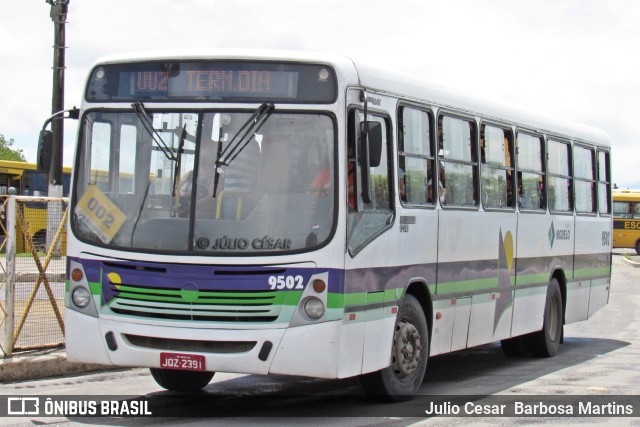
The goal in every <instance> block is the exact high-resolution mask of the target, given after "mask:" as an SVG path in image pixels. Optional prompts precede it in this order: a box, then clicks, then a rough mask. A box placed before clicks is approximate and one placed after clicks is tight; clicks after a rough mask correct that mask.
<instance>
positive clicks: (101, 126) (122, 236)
mask: <svg viewBox="0 0 640 427" xmlns="http://www.w3.org/2000/svg"><path fill="white" fill-rule="evenodd" d="M140 111H142V110H140ZM140 111H137V112H133V111H128V112H123V111H117V112H116V111H105V110H100V111H90V112H88V113H87V114H86V115H85V116H84V118H83V122H82V131H81V140H80V146H79V157H78V164H77V167H76V170H77V173H76V175H75V179H76V180H77V181H76V183H75V184H76V186H75V189H76V192H75V194H74V197H73V201H72V203H73V212H74V215H73V219H72V230H73V231H74V233H75V234H76V236H77V237H78V238H79V239H81V240H84V241H87V242H90V243H93V244H99V245H104V246H108V247H112V248H118V249H125V250H126V249H128V250H149V251H154V252H160V253H194V252H195V253H198V254H203V255H207V254H215V255H225V254H227V255H232V254H250V253H255V254H264V253H270V252H276V253H280V252H292V251H303V250H308V249H311V248H316V247H318V246H320V245H323V244H324V243H326V242H327V241H328V239H329V237H330V236H331V234H332V230H333V229H334V220H335V216H334V213H335V212H334V210H335V209H334V208H335V203H336V200H337V197H336V191H337V188H336V185H335V181H336V173H335V168H334V164H335V158H334V153H335V146H336V135H335V124H334V119H333V118H332V116H330V115H328V114H321V113H317V112H309V113H295V114H293V113H280V112H277V111H274V112H270V114H269V115H268V116H267V115H265V114H261V115H260V118H259V119H256V116H257V114H256V112H254V111H235V110H234V111H215V112H198V111H192V112H185V111H180V112H176V111H158V110H144V114H141V113H140ZM258 120H259V121H260V123H255V121H258ZM247 130H249V131H247Z"/></svg>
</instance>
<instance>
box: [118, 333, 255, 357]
mask: <svg viewBox="0 0 640 427" xmlns="http://www.w3.org/2000/svg"><path fill="white" fill-rule="evenodd" d="M125 338H126V339H127V341H129V343H131V344H132V345H135V346H137V347H144V348H152V349H155V350H167V351H184V352H195V353H222V354H233V353H246V352H248V351H251V350H252V349H253V348H254V347H255V346H256V341H197V340H178V339H169V338H156V337H143V336H140V335H129V334H126V335H125Z"/></svg>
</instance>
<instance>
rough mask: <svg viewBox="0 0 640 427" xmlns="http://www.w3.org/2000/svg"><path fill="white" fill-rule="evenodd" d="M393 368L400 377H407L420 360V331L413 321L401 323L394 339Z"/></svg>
mask: <svg viewBox="0 0 640 427" xmlns="http://www.w3.org/2000/svg"><path fill="white" fill-rule="evenodd" d="M394 346H395V348H394V360H393V369H394V371H395V372H396V375H398V377H399V378H406V377H408V376H410V375H411V374H413V372H415V370H416V368H417V367H418V363H419V362H420V351H421V350H422V345H421V343H420V332H418V329H417V328H416V327H415V326H414V325H412V324H411V323H401V324H400V325H399V327H398V329H397V330H396V334H395V340H394Z"/></svg>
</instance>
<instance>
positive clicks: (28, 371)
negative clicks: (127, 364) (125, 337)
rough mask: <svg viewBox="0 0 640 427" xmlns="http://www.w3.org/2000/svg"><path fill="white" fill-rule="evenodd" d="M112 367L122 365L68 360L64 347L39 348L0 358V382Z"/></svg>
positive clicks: (73, 373)
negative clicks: (35, 350)
mask: <svg viewBox="0 0 640 427" xmlns="http://www.w3.org/2000/svg"><path fill="white" fill-rule="evenodd" d="M113 369H122V367H119V366H105V365H96V364H91V363H73V362H68V361H67V355H66V352H65V350H64V349H59V348H57V349H52V350H40V351H37V352H25V353H18V354H14V355H13V356H12V357H9V358H7V359H0V384H2V383H9V382H15V381H30V380H37V379H43V378H51V377H59V376H65V375H75V374H83V373H87V372H95V371H106V370H113Z"/></svg>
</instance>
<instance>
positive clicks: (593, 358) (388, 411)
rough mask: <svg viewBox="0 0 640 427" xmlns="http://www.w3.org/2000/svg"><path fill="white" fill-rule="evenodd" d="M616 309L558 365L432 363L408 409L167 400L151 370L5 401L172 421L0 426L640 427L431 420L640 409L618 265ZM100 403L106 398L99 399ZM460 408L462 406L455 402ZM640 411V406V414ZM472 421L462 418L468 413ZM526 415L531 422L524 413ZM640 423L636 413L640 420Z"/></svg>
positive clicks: (345, 398) (259, 380) (11, 390)
mask: <svg viewBox="0 0 640 427" xmlns="http://www.w3.org/2000/svg"><path fill="white" fill-rule="evenodd" d="M613 264H614V267H613V277H612V288H611V295H610V301H609V304H608V305H607V306H606V307H605V308H604V309H602V310H601V311H600V312H598V313H597V314H596V315H595V316H594V317H592V318H591V319H590V320H588V321H586V322H581V323H578V324H573V325H568V326H566V327H565V339H564V344H563V345H562V346H561V348H560V352H559V353H558V355H557V356H556V357H554V358H549V359H537V358H517V359H512V358H507V357H505V356H504V355H503V354H502V351H501V349H500V345H499V344H490V345H486V346H482V347H478V348H474V349H469V350H465V351H460V352H456V353H453V354H449V355H443V356H437V357H433V358H431V359H430V360H429V366H428V371H427V376H426V379H425V381H424V384H423V386H422V389H421V396H418V397H417V398H416V399H414V400H413V401H411V402H409V403H405V404H388V403H380V402H376V401H372V400H371V399H369V398H368V397H366V396H364V395H363V394H362V392H361V390H360V387H359V383H358V381H357V380H353V379H349V380H341V381H326V380H316V379H308V378H291V377H262V376H255V375H236V374H216V376H215V377H214V379H213V381H212V382H211V383H210V384H209V385H208V386H207V387H206V389H205V391H204V393H202V394H199V395H177V394H173V393H170V392H166V391H163V390H162V389H161V388H160V387H159V386H157V385H156V383H155V382H154V381H153V379H152V378H151V377H150V375H149V374H148V371H147V370H144V369H132V370H123V371H112V372H105V373H98V374H93V375H83V376H77V377H67V378H58V379H50V380H41V381H27V382H22V383H14V384H6V385H2V388H1V391H0V395H3V396H4V395H8V396H19V395H39V396H54V397H55V396H67V397H68V396H75V397H79V398H85V399H87V398H91V397H92V396H96V399H100V398H106V399H110V398H112V399H113V400H120V401H122V400H123V399H125V397H126V398H129V399H130V401H134V400H135V401H142V400H144V401H147V402H149V403H148V404H149V405H150V408H151V410H152V412H153V411H155V412H154V414H156V415H158V414H161V415H164V414H169V416H168V417H162V418H158V417H155V416H154V417H133V418H121V417H106V418H88V417H73V418H66V417H43V416H31V417H25V418H19V417H13V418H0V425H33V424H40V423H44V424H63V425H80V424H87V425H159V424H160V425H190V426H197V425H210V424H215V425H318V424H322V425H336V426H337V425H340V426H342V425H345V426H361V425H403V426H404V425H442V426H452V425H505V426H506V425H513V424H524V425H549V424H561V425H582V424H583V423H588V424H590V425H616V426H618V425H640V417H622V418H620V417H616V416H606V417H595V416H590V417H583V418H577V417H576V416H577V414H574V416H572V417H552V418H549V417H539V416H526V417H520V418H504V417H493V416H492V417H487V416H484V417H475V418H466V417H461V416H454V417H442V416H432V417H427V415H426V414H425V410H426V409H428V405H429V404H430V402H431V401H436V403H441V404H442V405H447V402H452V403H451V405H453V406H455V405H456V404H457V403H460V404H461V406H462V405H464V404H465V403H469V402H471V403H470V404H471V407H474V406H475V405H477V404H480V405H483V404H487V405H490V404H492V403H494V402H498V403H500V402H502V400H500V399H502V396H504V395H507V396H508V397H507V398H506V399H507V401H508V402H511V401H514V400H523V401H526V400H527V399H530V396H534V397H535V400H545V401H548V402H552V403H550V404H551V405H553V404H554V403H553V402H555V404H557V405H558V406H562V405H563V404H564V403H566V402H567V400H566V399H569V401H578V400H579V401H584V402H587V403H588V401H593V402H594V403H595V402H615V401H616V400H617V401H618V402H617V403H625V402H627V400H629V399H630V400H631V401H633V402H640V398H639V395H640V362H639V358H638V356H639V355H640V310H639V309H640V268H632V267H630V266H628V265H626V264H625V263H623V262H622V256H621V255H614V257H613ZM98 396H100V397H98ZM456 399H459V400H456ZM635 410H636V411H640V404H638V405H637V406H636V407H635ZM463 413H464V411H463ZM525 415H526V414H525ZM634 415H635V414H634Z"/></svg>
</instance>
